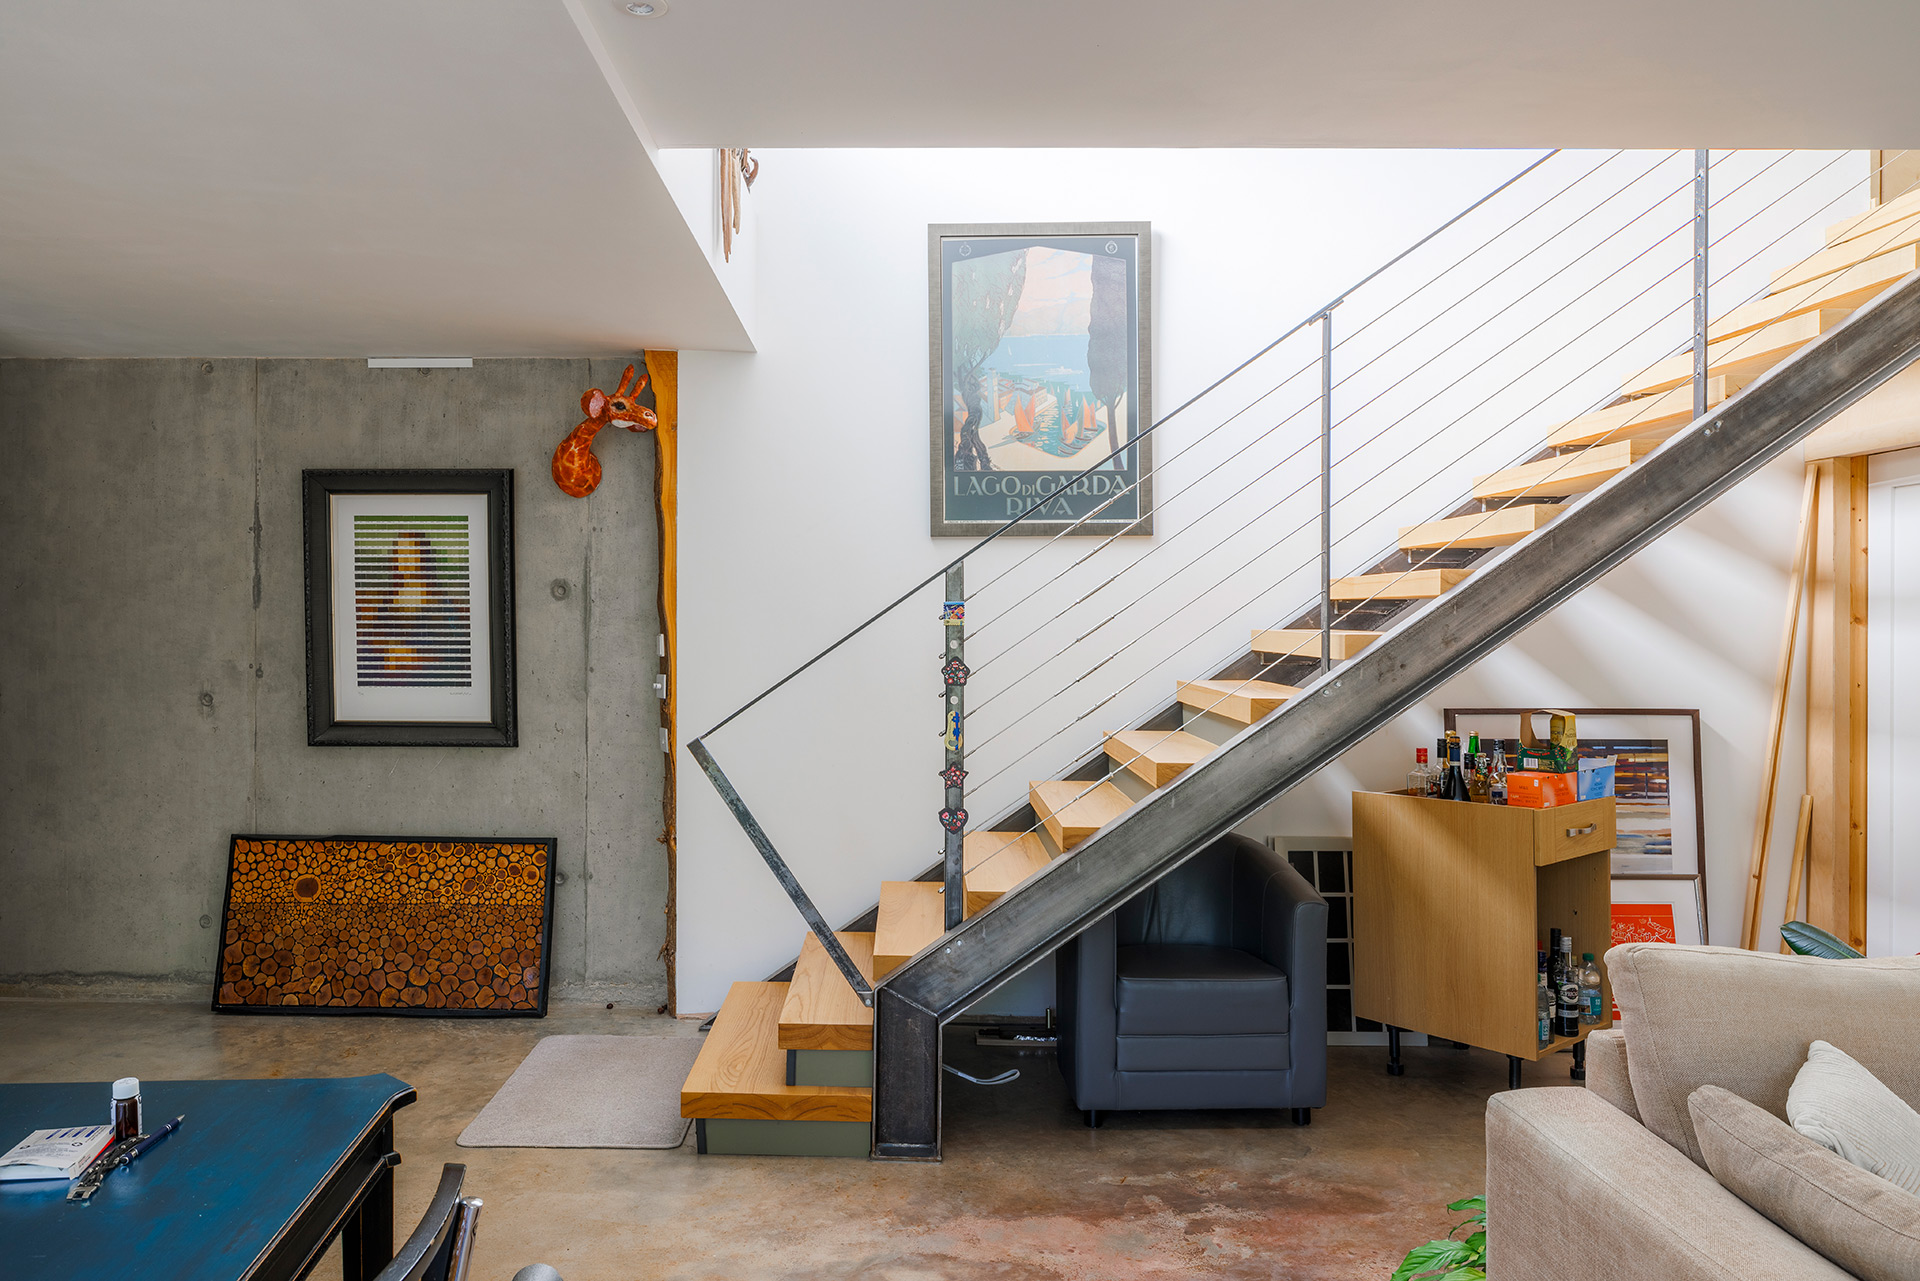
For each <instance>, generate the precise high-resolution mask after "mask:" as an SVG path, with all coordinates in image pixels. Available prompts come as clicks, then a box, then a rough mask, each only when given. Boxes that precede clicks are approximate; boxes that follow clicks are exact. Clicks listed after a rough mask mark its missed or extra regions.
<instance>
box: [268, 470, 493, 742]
mask: <svg viewBox="0 0 1920 1281" xmlns="http://www.w3.org/2000/svg"><path fill="white" fill-rule="evenodd" d="M301 484H302V495H301V498H302V503H301V506H302V511H303V517H304V520H303V523H304V531H303V532H304V542H305V554H306V590H307V742H308V743H309V744H311V745H313V746H316V747H337V746H361V747H422V746H424V747H514V746H517V745H518V742H519V723H518V719H517V716H516V711H515V705H514V635H513V471H512V469H511V468H488V469H460V470H437V471H426V470H387V471H304V472H302V473H301Z"/></svg>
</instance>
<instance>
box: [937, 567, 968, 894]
mask: <svg viewBox="0 0 1920 1281" xmlns="http://www.w3.org/2000/svg"><path fill="white" fill-rule="evenodd" d="M940 622H941V624H942V630H943V631H945V632H946V634H947V647H946V656H945V661H944V662H942V663H941V664H940V679H941V681H942V682H943V683H944V685H945V705H944V706H943V707H942V708H941V709H940V710H941V715H942V718H943V722H944V723H943V725H942V727H941V737H942V739H943V740H944V742H945V743H946V748H947V760H946V768H945V769H943V770H941V771H940V780H941V781H942V782H943V783H945V784H946V788H947V791H946V805H945V808H943V809H942V810H941V811H940V826H941V828H942V829H944V831H945V833H946V860H945V861H946V868H945V876H944V877H943V878H942V879H943V880H944V881H945V882H946V900H947V909H946V923H947V928H948V929H952V928H953V927H954V926H956V925H958V924H960V921H961V919H962V918H963V916H964V915H965V913H966V903H967V894H966V888H965V885H964V881H963V878H964V875H965V871H966V869H965V864H964V854H963V851H964V849H965V847H966V839H967V838H966V831H967V811H966V799H967V797H966V782H967V771H966V765H965V760H966V723H967V708H966V695H967V675H968V673H967V654H966V651H967V604H966V566H965V565H964V564H956V565H954V566H953V568H951V569H949V570H948V571H947V584H946V601H945V603H943V604H942V605H941V607H940Z"/></svg>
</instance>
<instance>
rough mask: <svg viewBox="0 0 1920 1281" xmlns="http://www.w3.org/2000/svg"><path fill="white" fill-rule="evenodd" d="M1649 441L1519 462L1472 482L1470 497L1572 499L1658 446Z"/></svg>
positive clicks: (1619, 442)
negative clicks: (1534, 461) (1531, 461)
mask: <svg viewBox="0 0 1920 1281" xmlns="http://www.w3.org/2000/svg"><path fill="white" fill-rule="evenodd" d="M1658 447H1659V446H1658V443H1657V442H1655V441H1650V440H1616V441H1612V442H1610V443H1608V444H1605V445H1595V446H1594V447H1593V448H1592V449H1588V450H1585V451H1583V452H1581V453H1578V454H1561V455H1559V456H1558V457H1555V458H1542V459H1541V460H1540V461H1539V462H1537V463H1522V464H1520V465H1519V466H1518V467H1509V468H1507V469H1506V470H1505V471H1497V472H1494V473H1492V474H1491V475H1487V476H1481V477H1478V478H1476V479H1475V480H1474V482H1473V496H1474V497H1475V498H1480V499H1488V498H1518V497H1521V496H1523V495H1524V496H1526V497H1529V498H1571V497H1572V496H1573V495H1575V494H1584V493H1586V492H1587V491H1588V490H1593V489H1598V488H1600V486H1602V485H1604V484H1606V483H1607V481H1609V480H1611V479H1613V477H1615V476H1617V475H1619V474H1620V473H1621V472H1623V471H1625V470H1626V469H1627V468H1629V467H1631V466H1633V465H1634V464H1635V463H1637V462H1639V461H1640V460H1641V459H1642V458H1644V457H1646V456H1647V455H1648V454H1650V453H1652V452H1653V451H1654V450H1655V449H1657V448H1658Z"/></svg>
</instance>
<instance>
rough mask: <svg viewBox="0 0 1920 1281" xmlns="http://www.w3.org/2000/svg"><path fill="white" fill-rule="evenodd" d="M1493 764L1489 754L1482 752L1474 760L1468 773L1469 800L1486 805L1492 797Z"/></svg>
mask: <svg viewBox="0 0 1920 1281" xmlns="http://www.w3.org/2000/svg"><path fill="white" fill-rule="evenodd" d="M1492 775H1493V764H1492V762H1491V761H1489V760H1488V759H1487V754H1486V753H1485V752H1481V753H1479V754H1478V755H1476V756H1475V757H1474V758H1473V761H1472V768H1471V769H1469V770H1468V771H1467V799H1468V800H1470V801H1474V802H1475V803H1477V804H1480V805H1485V804H1486V803H1487V801H1488V800H1489V798H1490V796H1491V789H1492Z"/></svg>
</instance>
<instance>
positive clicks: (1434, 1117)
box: [0, 1000, 1567, 1281]
mask: <svg viewBox="0 0 1920 1281" xmlns="http://www.w3.org/2000/svg"><path fill="white" fill-rule="evenodd" d="M567 1032H599V1033H626V1034H632V1035H637V1036H697V1035H698V1034H699V1033H698V1032H697V1030H696V1028H695V1026H694V1025H693V1024H692V1023H690V1022H680V1021H675V1020H672V1019H668V1018H661V1017H655V1016H652V1015H643V1014H638V1013H632V1012H628V1011H625V1010H606V1009H602V1008H600V1007H598V1006H578V1005H575V1006H565V1005H562V1006H556V1007H555V1009H554V1011H553V1013H551V1014H550V1015H549V1016H548V1017H547V1018H546V1019H545V1020H540V1021H531V1020H529V1021H520V1020H500V1021H455V1020H439V1019H382V1018H303V1017H286V1018H258V1017H252V1018H249V1017H236V1016H231V1015H229V1016H215V1015H213V1014H210V1013H208V1012H207V1011H206V1010H205V1009H204V1008H196V1007H192V1006H183V1005H159V1004H134V1003H80V1002H71V1003H69V1002H44V1001H31V1000H12V1001H0V1046H4V1047H5V1048H4V1050H3V1051H0V1080H6V1081H89V1080H95V1081H104V1080H109V1079H112V1078H114V1077H118V1076H124V1075H136V1076H141V1077H146V1078H149V1079H153V1080H167V1079H180V1078H193V1077H298V1076H350V1075H358V1074H361V1073H367V1072H391V1073H393V1074H394V1075H395V1076H398V1077H400V1078H401V1079H403V1080H405V1081H407V1082H409V1083H411V1084H412V1085H413V1086H414V1087H415V1088H416V1089H417V1090H418V1091H419V1095H420V1101H419V1102H418V1103H417V1104H415V1105H413V1106H411V1107H409V1108H406V1109H404V1110H403V1111H402V1112H400V1114H399V1116H398V1120H397V1123H396V1129H397V1139H398V1146H399V1148H400V1150H401V1152H402V1153H403V1155H404V1157H405V1163H404V1164H403V1165H402V1166H401V1167H400V1168H399V1170H398V1171H396V1175H395V1177H396V1179H397V1183H396V1189H395V1197H396V1218H397V1219H398V1221H399V1222H398V1224H397V1227H396V1236H397V1237H400V1238H404V1236H405V1235H406V1232H407V1231H408V1230H409V1228H410V1227H411V1224H412V1222H413V1220H415V1219H417V1218H418V1216H419V1214H420V1213H421V1211H422V1210H424V1209H425V1207H426V1203H427V1200H428V1198H429V1196H430V1195H431V1193H432V1190H433V1187H434V1185H435V1183H436V1181H437V1180H438V1176H439V1170H440V1165H441V1163H442V1162H445V1161H464V1162H465V1163H466V1165H467V1188H468V1190H469V1192H470V1193H471V1194H472V1195H475V1196H478V1197H480V1198H482V1199H483V1200H484V1201H485V1202H486V1209H485V1211H484V1213H483V1214H482V1217H481V1223H480V1235H479V1243H478V1251H477V1254H476V1260H475V1267H474V1271H473V1273H472V1276H473V1278H475V1281H507V1278H509V1277H511V1276H512V1275H513V1273H514V1272H515V1271H516V1270H517V1269H518V1268H520V1267H521V1266H522V1265H524V1264H527V1263H531V1262H536V1261H538V1262H544V1263H549V1264H552V1265H553V1266H554V1267H556V1268H558V1269H559V1270H560V1272H561V1273H562V1274H563V1275H564V1276H565V1277H566V1278H567V1281H597V1279H599V1278H619V1279H624V1278H656V1277H657V1278H673V1279H674V1281H694V1279H696V1278H697V1279H703V1281H704V1279H706V1278H716V1279H718V1278H727V1279H729V1281H734V1279H738V1278H761V1277H767V1278H815V1277H819V1278H854V1277H859V1278H863V1279H866V1278H876V1279H879V1281H935V1279H936V1278H997V1279H1002V1281H1043V1279H1044V1281H1109V1279H1113V1281H1118V1279H1121V1278H1137V1277H1138V1278H1145V1277H1153V1278H1159V1277H1171V1276H1198V1277H1235V1278H1251V1277H1260V1278H1299V1279H1303V1281H1304V1279H1306V1278H1313V1279H1315V1281H1318V1279H1320V1278H1342V1279H1343V1281H1344V1279H1346V1278H1368V1277H1384V1276H1386V1275H1387V1274H1388V1273H1389V1272H1390V1271H1391V1270H1392V1268H1393V1265H1394V1264H1395V1263H1397V1262H1398V1261H1399V1258H1400V1256H1401V1255H1402V1254H1403V1253H1404V1252H1405V1251H1406V1250H1407V1249H1408V1248H1409V1247H1410V1246H1412V1245H1414V1244H1416V1243H1418V1242H1420V1241H1424V1240H1426V1239H1427V1238H1428V1237H1430V1236H1434V1235H1438V1234H1441V1233H1443V1232H1444V1231H1445V1230H1446V1229H1447V1227H1448V1226H1449V1225H1450V1223H1451V1222H1452V1220H1453V1218H1454V1217H1455V1216H1451V1215H1449V1214H1448V1213H1447V1211H1446V1203H1447V1202H1448V1201H1451V1200H1454V1199H1457V1198H1459V1197H1462V1196H1468V1195H1471V1194H1473V1193H1477V1192H1479V1191H1480V1190H1481V1181H1482V1177H1483V1172H1484V1155H1483V1147H1482V1130H1481V1124H1482V1114H1483V1112H1484V1109H1485V1106H1486V1100H1487V1098H1488V1096H1489V1095H1491V1094H1493V1093H1494V1092H1496V1091H1498V1090H1500V1089H1503V1088H1504V1087H1505V1085H1506V1061H1505V1060H1504V1059H1503V1058H1500V1057H1498V1056H1496V1055H1492V1054H1487V1053H1483V1052H1480V1051H1468V1050H1456V1049H1452V1048H1441V1047H1430V1048H1409V1049H1408V1050H1407V1052H1406V1060H1407V1066H1408V1070H1407V1074H1406V1075H1405V1076H1403V1077H1397V1078H1396V1077H1389V1076H1387V1075H1386V1074H1385V1073H1384V1072H1383V1071H1382V1064H1383V1063H1384V1061H1385V1053H1386V1052H1385V1051H1384V1050H1379V1049H1335V1050H1333V1051H1332V1069H1331V1083H1330V1087H1329V1097H1328V1101H1327V1106H1326V1108H1325V1109H1324V1110H1322V1111H1319V1112H1316V1113H1315V1114H1314V1120H1313V1124H1312V1125H1311V1126H1309V1127H1307V1128H1304V1129H1296V1128H1294V1127H1293V1126H1292V1125H1291V1124H1290V1123H1289V1122H1288V1120H1287V1118H1286V1115H1285V1114H1284V1113H1280V1114H1267V1113H1255V1112H1228V1113H1209V1112H1188V1113H1121V1114H1117V1115H1115V1116H1113V1117H1112V1118H1111V1119H1110V1120H1109V1121H1108V1122H1107V1124H1106V1125H1105V1126H1104V1127H1103V1128H1101V1129H1099V1130H1089V1129H1087V1128H1086V1127H1085V1126H1083V1125H1082V1124H1081V1121H1080V1116H1079V1113H1077V1112H1075V1111H1074V1110H1073V1106H1072V1103H1071V1101H1070V1100H1069V1098H1068V1096H1067V1093H1066V1089H1065V1087H1064V1085H1063V1084H1062V1082H1061V1080H1060V1077H1059V1073H1058V1071H1057V1070H1056V1068H1055V1067H1054V1063H1053V1059H1052V1057H1051V1055H1040V1054H1014V1053H1011V1052H1009V1051H1004V1050H993V1049H980V1048H978V1047H976V1046H974V1045H973V1044H971V1035H970V1030H968V1029H959V1028H955V1029H951V1030H950V1033H949V1048H948V1062H950V1063H953V1064H954V1065H955V1066H958V1067H961V1068H963V1069H968V1070H971V1071H974V1072H976V1073H983V1072H984V1073H991V1072H997V1071H1000V1070H1002V1069H1003V1068H1005V1067H1007V1066H1010V1065H1017V1066H1019V1067H1021V1068H1022V1069H1023V1073H1022V1076H1021V1078H1020V1080H1019V1081H1017V1082H1015V1083H1013V1084H1012V1085H1008V1086H1001V1087H996V1088H990V1089H989V1088H982V1087H978V1086H973V1085H968V1084H966V1083H964V1082H961V1081H958V1080H956V1079H954V1078H952V1077H949V1078H948V1079H947V1093H946V1160H945V1161H944V1162H943V1163H941V1164H938V1165H893V1164H879V1163H874V1162H869V1161H859V1160H816V1159H803V1158H775V1157H765V1158H755V1157H700V1156H696V1155H695V1153H694V1149H693V1143H692V1141H691V1136H689V1140H688V1142H687V1143H686V1144H685V1145H684V1146H683V1147H681V1148H680V1149H679V1150H678V1151H673V1152H638V1151H604V1150H602V1151H586V1150H556V1149H546V1148H528V1149H504V1148H477V1149H471V1148H461V1147H457V1146H456V1145H455V1143H454V1138H455V1136H456V1135H458V1134H459V1133H460V1131H461V1130H462V1129H463V1128H464V1127H465V1126H466V1124H467V1122H468V1121H470V1120H471V1119H472V1118H473V1115H474V1114H475V1113H476V1112H477V1111H479V1109H480V1107H481V1106H482V1105H483V1104H485V1103H486V1101H487V1100H488V1099H489V1098H490V1097H492V1094H493V1092H494V1090H495V1089H497V1088H498V1087H499V1086H500V1084H501V1083H502V1082H503V1081H505V1080H506V1078H507V1077H508V1076H509V1075H510V1074H511V1073H512V1071H513V1069H514V1068H515V1067H516V1066H517V1065H518V1064H519V1062H520V1060H521V1059H522V1058H523V1057H524V1056H525V1055H526V1053H527V1051H528V1050H529V1049H530V1048H531V1047H532V1046H533V1044H534V1043H535V1042H536V1041H538V1040H539V1039H540V1038H542V1037H545V1036H551V1035H554V1034H556V1033H567ZM1566 1065H1567V1059H1566V1058H1565V1057H1561V1058H1559V1059H1556V1060H1552V1061H1549V1062H1545V1063H1541V1064H1534V1065H1529V1067H1528V1070H1527V1084H1528V1085H1529V1086H1533V1085H1565V1084H1567V1073H1566ZM315 1275H316V1276H320V1277H334V1276H338V1275H339V1273H338V1271H337V1264H336V1263H334V1262H332V1261H331V1260H329V1261H328V1262H327V1263H324V1264H323V1265H322V1267H321V1270H320V1271H319V1272H317V1273H316V1274H315Z"/></svg>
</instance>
